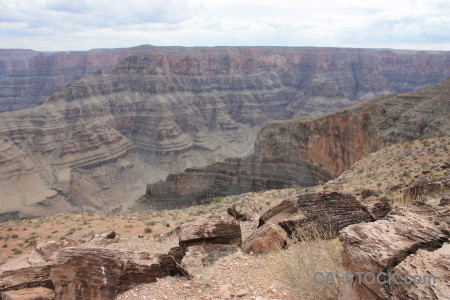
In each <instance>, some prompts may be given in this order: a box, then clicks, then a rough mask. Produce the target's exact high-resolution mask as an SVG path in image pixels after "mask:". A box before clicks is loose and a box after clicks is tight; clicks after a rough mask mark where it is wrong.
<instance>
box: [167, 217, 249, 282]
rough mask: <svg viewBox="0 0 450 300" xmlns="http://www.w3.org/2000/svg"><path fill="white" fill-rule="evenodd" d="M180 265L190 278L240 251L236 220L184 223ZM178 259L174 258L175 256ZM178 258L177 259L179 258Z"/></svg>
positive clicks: (238, 227) (202, 219) (206, 219)
mask: <svg viewBox="0 0 450 300" xmlns="http://www.w3.org/2000/svg"><path fill="white" fill-rule="evenodd" d="M179 241H180V243H179V244H180V248H179V249H175V248H174V249H172V250H177V251H172V252H174V253H176V254H181V255H182V259H181V265H182V266H183V267H184V269H185V271H186V273H185V274H187V275H192V274H196V273H198V272H199V271H200V270H202V269H203V267H204V266H209V265H211V264H213V263H214V262H216V261H217V260H218V259H220V258H222V257H224V256H227V255H230V254H232V253H235V252H237V251H239V250H240V247H239V246H240V245H241V244H242V234H241V227H240V224H239V222H238V221H236V220H225V219H224V218H222V217H221V216H218V215H209V216H207V217H204V218H200V219H198V220H195V221H192V222H189V223H186V224H183V225H181V226H180V230H179ZM174 257H175V256H174ZM178 257H179V255H178V256H177V258H178Z"/></svg>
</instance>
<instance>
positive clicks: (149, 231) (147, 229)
mask: <svg viewBox="0 0 450 300" xmlns="http://www.w3.org/2000/svg"><path fill="white" fill-rule="evenodd" d="M144 232H145V233H152V232H153V229H151V228H150V227H145V229H144Z"/></svg>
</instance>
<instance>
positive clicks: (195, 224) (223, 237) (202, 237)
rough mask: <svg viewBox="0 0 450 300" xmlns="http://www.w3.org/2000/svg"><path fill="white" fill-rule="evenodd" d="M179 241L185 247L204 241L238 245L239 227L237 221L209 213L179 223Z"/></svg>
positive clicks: (240, 241)
mask: <svg viewBox="0 0 450 300" xmlns="http://www.w3.org/2000/svg"><path fill="white" fill-rule="evenodd" d="M179 241H180V246H185V247H187V246H189V245H196V244H205V243H206V244H230V245H240V244H241V243H242V237H241V227H240V225H239V222H238V221H235V220H225V219H224V218H222V217H220V216H218V215H211V216H208V217H205V218H200V219H198V220H195V221H192V222H189V223H185V224H183V225H181V226H180V231H179Z"/></svg>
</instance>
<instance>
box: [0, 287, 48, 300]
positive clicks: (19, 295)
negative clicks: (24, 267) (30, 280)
mask: <svg viewBox="0 0 450 300" xmlns="http://www.w3.org/2000/svg"><path fill="white" fill-rule="evenodd" d="M1 297H2V298H1V299H2V300H53V299H55V292H54V291H53V290H51V289H47V288H43V287H37V288H29V289H21V290H15V291H7V292H2V293H1Z"/></svg>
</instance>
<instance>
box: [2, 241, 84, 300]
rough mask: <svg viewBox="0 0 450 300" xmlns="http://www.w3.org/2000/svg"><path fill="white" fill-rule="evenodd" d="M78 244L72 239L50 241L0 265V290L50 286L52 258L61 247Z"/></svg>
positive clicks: (51, 285)
mask: <svg viewBox="0 0 450 300" xmlns="http://www.w3.org/2000/svg"><path fill="white" fill-rule="evenodd" d="M78 244H79V242H77V241H72V240H71V241H66V240H60V241H50V242H47V243H43V244H40V245H38V246H37V247H36V248H35V249H33V250H32V251H31V252H30V253H29V254H26V255H23V256H21V257H18V258H16V259H14V260H11V261H9V262H7V263H6V264H4V265H2V266H0V292H1V291H6V290H13V289H23V288H32V287H49V288H52V287H53V284H52V281H51V280H50V268H51V265H52V261H53V259H54V258H55V257H56V255H57V254H58V252H59V251H60V250H61V249H62V248H64V247H69V246H76V245H78Z"/></svg>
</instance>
